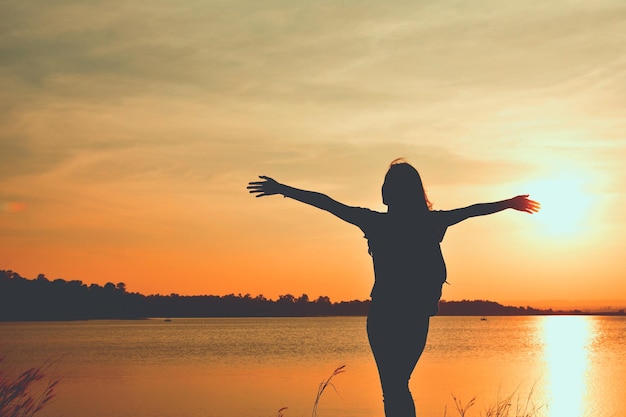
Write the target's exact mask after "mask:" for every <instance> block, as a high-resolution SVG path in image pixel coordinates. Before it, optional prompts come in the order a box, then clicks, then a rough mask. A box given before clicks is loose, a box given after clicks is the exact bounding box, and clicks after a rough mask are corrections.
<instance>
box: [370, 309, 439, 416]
mask: <svg viewBox="0 0 626 417" xmlns="http://www.w3.org/2000/svg"><path fill="white" fill-rule="evenodd" d="M429 319H430V317H428V316H422V317H406V316H405V315H398V314H390V313H387V312H377V311H370V315H369V316H368V319H367V334H368V339H369V342H370V346H371V348H372V353H373V354H374V359H375V360H376V366H377V367H378V374H379V376H380V383H381V386H382V391H383V399H384V404H385V416H386V417H415V404H414V402H413V397H412V396H411V392H410V391H409V379H410V378H411V374H412V373H413V369H414V368H415V365H416V364H417V361H418V359H419V358H420V356H421V354H422V352H423V351H424V347H425V345H426V336H427V335H428V326H429Z"/></svg>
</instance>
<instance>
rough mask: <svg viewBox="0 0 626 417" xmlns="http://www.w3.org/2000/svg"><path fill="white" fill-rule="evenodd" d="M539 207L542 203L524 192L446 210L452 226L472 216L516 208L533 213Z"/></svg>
mask: <svg viewBox="0 0 626 417" xmlns="http://www.w3.org/2000/svg"><path fill="white" fill-rule="evenodd" d="M539 208H540V204H539V203H538V202H536V201H534V200H530V199H529V198H528V194H524V195H518V196H517V197H513V198H509V199H508V200H502V201H496V202H493V203H480V204H474V205H471V206H468V207H464V208H459V209H455V210H450V211H448V212H446V215H447V216H448V226H452V225H453V224H457V223H459V222H462V221H463V220H465V219H469V218H470V217H477V216H485V215H487V214H493V213H497V212H499V211H502V210H506V209H514V210H517V211H523V212H525V213H530V214H532V213H536V212H538V211H539Z"/></svg>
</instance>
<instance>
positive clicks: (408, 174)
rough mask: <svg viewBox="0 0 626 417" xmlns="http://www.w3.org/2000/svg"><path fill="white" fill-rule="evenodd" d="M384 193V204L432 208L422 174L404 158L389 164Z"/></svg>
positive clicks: (419, 209) (415, 208)
mask: <svg viewBox="0 0 626 417" xmlns="http://www.w3.org/2000/svg"><path fill="white" fill-rule="evenodd" d="M382 194H383V204H385V205H386V206H388V207H392V206H393V207H396V208H398V209H411V210H417V211H428V210H430V209H431V208H432V204H431V203H430V201H429V200H428V197H427V196H426V192H425V191H424V185H423V184H422V178H421V177H420V174H419V173H418V172H417V170H416V169H415V168H413V166H412V165H411V164H409V163H407V162H405V161H404V160H403V159H402V158H398V159H394V160H393V161H392V162H391V164H390V165H389V170H388V171H387V174H386V175H385V182H384V183H383V188H382Z"/></svg>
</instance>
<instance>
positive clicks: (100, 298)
mask: <svg viewBox="0 0 626 417" xmlns="http://www.w3.org/2000/svg"><path fill="white" fill-rule="evenodd" d="M369 303H370V302H369V300H366V301H360V300H353V301H341V302H331V300H330V298H328V297H326V296H319V297H317V298H316V299H314V300H311V299H310V298H309V296H308V295H307V294H302V295H301V296H300V297H295V296H294V295H292V294H284V295H280V296H279V297H278V299H276V300H271V299H268V298H266V297H265V296H263V295H262V294H260V295H257V296H254V297H253V296H251V295H250V294H243V295H242V294H237V295H235V294H228V295H224V296H216V295H198V296H183V295H179V294H175V293H173V294H170V295H147V296H146V295H142V294H139V293H133V292H128V291H127V289H126V284H124V283H123V282H118V283H117V284H114V283H112V282H107V283H106V284H105V285H104V286H100V285H97V284H90V285H87V284H84V283H83V282H82V281H78V280H74V281H65V280H63V279H60V278H59V279H55V280H53V281H51V280H49V279H48V278H47V277H46V276H45V275H44V274H39V275H38V276H37V278H35V279H32V280H29V279H26V278H23V277H21V276H20V275H19V274H18V273H16V272H13V271H3V270H0V321H26V320H37V321H43V320H89V319H138V318H147V317H170V318H172V317H304V316H365V315H367V312H368V309H369V305H370V304H369ZM541 314H582V312H581V311H578V310H573V311H567V312H563V311H556V312H555V311H552V310H551V309H550V310H539V309H535V308H532V307H511V306H503V305H501V304H499V303H496V302H493V301H485V300H474V301H468V300H463V301H445V300H442V301H441V302H440V303H439V315H452V316H454V315H457V316H469V315H474V316H506V315H541ZM595 314H597V313H595ZM613 314H619V312H616V313H613ZM621 314H622V315H623V314H624V311H623V310H622V311H621Z"/></svg>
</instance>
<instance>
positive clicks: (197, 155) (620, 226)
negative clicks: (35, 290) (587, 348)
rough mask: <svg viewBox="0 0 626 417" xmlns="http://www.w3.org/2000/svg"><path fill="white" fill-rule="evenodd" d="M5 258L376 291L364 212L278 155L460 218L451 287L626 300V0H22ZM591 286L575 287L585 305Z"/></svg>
mask: <svg viewBox="0 0 626 417" xmlns="http://www.w3.org/2000/svg"><path fill="white" fill-rule="evenodd" d="M0 15H2V22H1V23H0V109H1V111H0V269H5V270H7V269H10V270H13V271H15V272H18V273H19V274H20V275H22V276H24V277H27V278H34V277H36V276H37V274H39V273H43V274H45V275H46V276H47V277H48V278H50V279H54V278H63V279H66V280H74V279H78V280H82V281H83V282H85V283H88V284H90V283H99V284H104V283H106V282H107V281H111V282H115V283H117V282H120V281H122V282H124V283H126V287H127V289H128V290H129V291H136V292H141V293H144V294H154V293H161V294H170V293H179V294H186V295H187V294H188V295H195V294H216V295H223V294H228V293H235V294H237V293H242V294H245V293H250V294H251V295H253V296H255V295H258V294H263V295H265V296H266V297H269V298H276V297H277V296H278V295H280V294H286V293H291V294H293V295H295V296H299V295H300V294H302V293H306V294H308V295H309V297H310V298H316V297H318V296H320V295H327V296H329V297H330V298H331V300H333V301H339V300H352V299H366V298H367V297H368V296H369V291H370V288H371V285H372V283H373V271H372V265H371V258H370V257H369V255H368V254H367V243H366V241H365V239H363V237H362V235H363V234H362V232H360V230H359V229H357V228H356V227H354V226H351V225H348V224H345V223H342V222H341V221H339V220H337V219H335V218H333V216H332V215H330V214H328V213H325V212H321V211H318V210H316V209H313V208H311V207H306V206H304V205H301V204H299V203H297V202H295V201H293V200H289V199H283V198H282V197H267V198H262V199H255V198H253V197H252V196H250V195H249V194H248V192H247V190H246V185H247V183H248V181H252V180H255V179H256V178H257V176H258V175H269V176H272V177H274V178H275V179H276V180H278V181H280V182H284V183H287V184H289V185H292V186H295V187H299V188H306V189H313V190H316V191H320V192H324V193H327V194H328V195H330V196H331V197H333V198H335V199H337V200H340V201H342V202H344V203H346V204H349V205H354V206H361V207H369V208H372V209H376V210H384V206H383V205H382V203H381V197H380V186H381V184H382V180H383V176H384V174H385V171H386V169H387V167H388V165H389V162H391V160H393V159H394V158H397V157H405V158H406V159H407V161H408V162H410V163H412V164H414V165H415V166H416V168H417V169H418V170H419V171H420V173H421V174H422V177H423V179H424V182H425V184H426V188H427V192H428V194H429V197H430V199H431V201H432V202H433V203H434V208H435V209H452V208H456V207H461V206H466V205H469V204H472V203H476V202H487V201H494V200H500V199H504V198H509V197H513V196H515V195H517V194H525V193H528V194H530V197H531V198H534V199H536V200H539V201H540V202H541V203H542V211H541V212H540V213H538V214H535V215H528V214H525V213H519V212H513V211H510V210H509V211H506V212H503V213H499V214H496V215H493V216H488V217H484V218H478V219H471V220H468V221H467V222H465V223H461V224H459V225H457V226H454V227H452V228H451V229H449V230H448V233H447V235H446V238H445V239H444V241H443V244H442V247H443V251H444V255H445V257H446V261H447V264H448V271H449V276H448V281H449V282H450V283H451V285H447V286H445V287H444V295H443V298H444V299H447V300H460V299H489V300H494V301H498V302H502V303H507V304H508V303H513V304H516V305H517V304H520V305H532V306H539V307H547V306H554V307H560V306H568V307H569V306H571V305H575V306H609V305H611V306H618V305H620V306H626V261H625V253H626V252H625V249H626V244H625V237H626V210H625V207H626V196H625V195H624V190H625V189H626V163H625V161H626V94H625V92H626V3H625V2H624V1H623V0H598V1H593V2H588V1H564V0H556V1H549V2H543V1H541V2H539V1H508V0H505V1H485V0H478V1H451V0H445V1H439V0H438V1H421V2H408V1H400V0H392V1H386V2H382V1H378V2H373V1H370V2H366V1H356V0H354V1H341V2H339V1H300V0H298V1H293V0H283V1H258V0H248V1H241V0H206V1H184V2H182V1H178V2H173V1H161V0H154V1H150V2H142V1H135V0H133V1H92V2H73V1H63V2H61V1H46V2H41V1H27V0H20V1H4V2H2V5H0ZM568 300H569V301H571V302H573V304H570V303H568V302H567V301H568Z"/></svg>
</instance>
